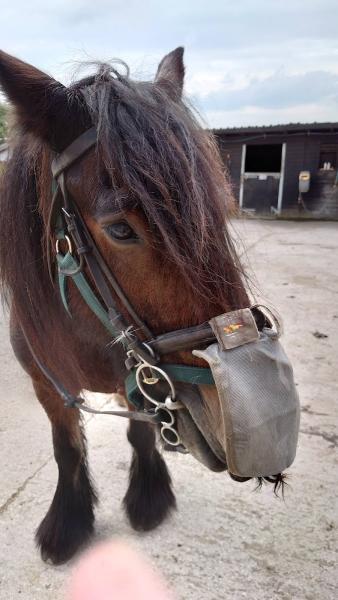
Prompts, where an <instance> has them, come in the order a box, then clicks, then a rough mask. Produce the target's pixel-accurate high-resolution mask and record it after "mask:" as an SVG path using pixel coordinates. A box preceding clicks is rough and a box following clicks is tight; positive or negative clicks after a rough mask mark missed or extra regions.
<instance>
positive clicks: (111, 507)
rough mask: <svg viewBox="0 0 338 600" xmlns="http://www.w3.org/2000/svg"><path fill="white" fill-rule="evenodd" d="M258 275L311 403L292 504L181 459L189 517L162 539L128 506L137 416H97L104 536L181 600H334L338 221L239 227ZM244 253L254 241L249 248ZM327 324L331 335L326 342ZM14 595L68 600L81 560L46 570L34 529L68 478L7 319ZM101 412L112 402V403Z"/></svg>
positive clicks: (7, 504)
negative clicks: (136, 523)
mask: <svg viewBox="0 0 338 600" xmlns="http://www.w3.org/2000/svg"><path fill="white" fill-rule="evenodd" d="M234 229H235V230H236V231H239V233H240V235H241V237H242V239H243V241H244V243H245V245H246V247H247V248H248V254H249V256H247V254H246V253H245V254H244V256H245V257H247V258H246V259H248V260H249V261H250V264H251V265H252V267H253V268H254V270H255V273H256V278H253V279H252V281H253V286H254V287H255V289H259V290H260V297H263V298H264V297H265V298H267V299H269V300H270V301H271V302H272V303H273V304H274V305H275V306H276V307H277V308H278V309H279V311H280V312H281V313H282V315H283V317H284V324H285V336H284V345H285V347H286V349H287V351H288V353H289V355H290V357H291V359H292V360H293V363H294V367H295V376H296V381H297V384H298V388H299V392H300V397H301V402H302V406H303V410H302V420H301V434H300V441H299V451H298V455H297V458H296V461H295V463H294V465H293V466H292V467H291V468H290V469H289V486H288V489H287V490H286V500H285V502H282V501H281V500H278V499H276V498H274V496H273V494H272V490H271V488H270V487H264V488H263V490H262V491H261V492H253V489H254V484H253V483H251V482H248V483H246V484H238V483H236V482H233V481H231V480H230V479H229V478H228V477H227V476H226V475H224V474H213V473H210V472H208V471H207V470H205V469H204V468H203V467H202V466H201V465H199V464H198V463H197V462H195V461H194V460H193V459H192V458H191V457H190V456H181V455H179V456H175V455H173V454H172V453H170V454H169V455H167V462H168V465H169V467H170V470H171V473H172V476H173V481H174V486H175V489H176V495H177V501H178V507H179V510H178V512H177V513H176V514H175V515H174V516H173V517H172V519H171V520H170V521H169V522H168V523H166V524H165V525H163V526H162V527H161V528H159V529H158V530H156V531H153V532H151V533H148V534H144V535H140V534H137V533H135V532H132V531H131V529H130V527H129V525H128V523H127V522H126V520H125V517H124V515H123V512H122V509H121V500H122V498H123V495H124V492H125V490H126V485H127V477H128V463H129V459H130V449H129V447H128V444H127V442H126V437H125V428H126V424H125V423H124V422H123V420H118V419H115V420H114V419H112V418H110V417H90V418H89V419H87V436H88V441H89V459H90V465H91V469H92V472H93V475H94V478H95V481H96V484H97V487H98V490H99V494H100V500H101V502H100V505H99V506H98V508H97V511H96V514H97V525H96V533H95V540H99V539H103V538H108V537H110V536H119V537H123V538H125V539H127V540H128V541H129V542H130V543H131V544H133V545H134V546H135V547H136V548H138V549H139V550H140V551H141V552H143V553H144V554H146V555H148V557H149V558H150V560H151V561H152V562H153V563H154V564H155V565H156V566H157V567H158V568H159V569H160V570H162V572H163V574H164V575H165V576H166V578H167V579H168V581H169V583H170V584H171V585H172V587H173V588H174V590H175V591H176V595H177V598H179V599H181V600H183V599H184V600H192V599H194V600H200V599H205V600H222V599H224V598H229V599H230V598H231V599H232V600H233V599H235V600H237V599H241V598H250V600H255V599H258V598H259V599H260V600H261V599H262V600H273V599H277V598H278V599H282V600H317V599H321V600H333V599H334V598H337V597H338V584H337V579H338V576H337V570H336V565H337V550H338V546H337V513H338V507H337V492H336V490H337V473H338V471H337V462H338V459H337V448H336V444H337V434H338V430H337V429H338V428H337V412H338V409H337V392H338V376H337V350H338V318H337V317H338V305H337V293H338V273H337V256H338V235H337V233H338V227H337V224H336V223H297V222H290V223H287V222H276V221H266V222H258V221H247V222H236V223H235V224H234ZM238 248H239V251H240V252H242V251H243V245H242V244H241V243H240V242H238ZM316 330H319V331H321V332H323V333H325V334H326V335H328V337H327V338H323V339H317V338H315V337H314V336H313V334H312V332H313V331H316ZM0 333H1V345H0V381H1V389H0V398H1V402H0V457H1V483H0V507H1V509H0V598H1V599H6V600H12V599H17V598H25V600H39V599H42V598H43V599H44V600H61V599H62V598H63V596H64V594H63V586H64V582H65V580H66V579H67V576H68V574H69V572H70V569H71V568H72V565H71V564H70V565H64V566H62V567H57V568H55V567H52V566H50V565H46V564H44V563H43V562H42V561H41V559H40V557H39V555H38V553H37V551H36V549H35V547H34V540H33V537H34V530H35V528H36V527H37V525H38V524H39V522H40V520H41V519H42V517H43V516H44V514H45V512H46V510H47V508H48V505H49V503H50V501H51V499H52V495H53V490H54V487H55V481H56V475H57V474H56V468H55V464H54V460H53V454H52V446H51V436H50V428H49V424H48V421H47V419H46V417H45V415H44V413H43V411H42V409H41V408H40V407H39V405H38V403H37V401H36V399H35V397H34V395H33V392H32V389H31V386H30V382H29V380H28V379H27V377H26V375H25V374H24V373H23V372H22V371H21V369H20V367H19V365H18V364H17V363H16V362H15V360H14V358H13V356H12V352H11V349H10V346H9V342H8V336H7V319H6V318H5V317H3V316H1V317H0ZM95 402H96V405H97V406H102V405H103V404H104V403H105V402H107V398H106V397H98V398H97V399H96V401H95Z"/></svg>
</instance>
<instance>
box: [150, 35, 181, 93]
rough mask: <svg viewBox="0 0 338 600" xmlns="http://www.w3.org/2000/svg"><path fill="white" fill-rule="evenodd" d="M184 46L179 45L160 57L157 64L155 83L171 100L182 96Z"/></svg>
mask: <svg viewBox="0 0 338 600" xmlns="http://www.w3.org/2000/svg"><path fill="white" fill-rule="evenodd" d="M183 53H184V48H182V46H179V47H178V48H176V50H173V51H172V52H170V53H169V54H167V55H166V56H165V57H164V58H162V60H161V62H160V64H159V65H158V69H157V73H156V77H155V83H156V84H157V85H159V86H162V87H163V88H164V89H165V90H166V92H167V93H168V94H169V96H170V97H171V98H172V99H173V100H179V99H180V98H181V97H182V90H183V81H184V70H185V69H184V63H183Z"/></svg>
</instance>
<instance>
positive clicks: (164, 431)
mask: <svg viewBox="0 0 338 600" xmlns="http://www.w3.org/2000/svg"><path fill="white" fill-rule="evenodd" d="M169 431H170V436H169V435H168V433H169ZM161 436H162V438H163V439H164V441H165V442H167V444H170V446H179V445H180V444H181V443H182V442H181V438H180V436H179V435H178V433H177V431H176V429H174V428H173V427H168V425H163V426H162V427H161ZM173 436H174V437H173Z"/></svg>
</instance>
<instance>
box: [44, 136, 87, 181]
mask: <svg viewBox="0 0 338 600" xmlns="http://www.w3.org/2000/svg"><path fill="white" fill-rule="evenodd" d="M96 143H97V131H96V127H91V128H90V129H87V131H85V132H84V133H82V134H81V135H79V137H77V138H76V140H74V142H72V143H71V144H69V146H67V148H65V150H63V152H61V154H59V155H58V156H56V157H55V158H54V160H53V161H52V174H53V177H54V179H57V178H58V176H59V175H61V173H62V172H63V171H64V170H65V169H67V168H68V167H70V166H71V165H72V164H73V162H75V161H76V160H77V159H78V158H80V157H81V156H82V155H83V154H85V152H87V150H89V149H90V148H92V147H93V146H95V145H96Z"/></svg>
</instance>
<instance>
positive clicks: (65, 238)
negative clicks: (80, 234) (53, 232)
mask: <svg viewBox="0 0 338 600" xmlns="http://www.w3.org/2000/svg"><path fill="white" fill-rule="evenodd" d="M63 240H66V242H67V246H68V252H69V254H73V246H72V242H71V239H70V237H69V236H68V235H65V236H64V237H63V238H61V239H57V240H56V242H55V252H56V254H60V242H62V241H63Z"/></svg>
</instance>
